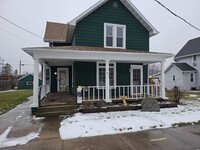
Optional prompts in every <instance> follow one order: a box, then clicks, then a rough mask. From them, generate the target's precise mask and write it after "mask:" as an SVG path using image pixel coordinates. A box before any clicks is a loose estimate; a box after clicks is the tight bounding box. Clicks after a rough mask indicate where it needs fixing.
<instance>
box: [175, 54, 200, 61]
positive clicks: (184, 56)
mask: <svg viewBox="0 0 200 150" xmlns="http://www.w3.org/2000/svg"><path fill="white" fill-rule="evenodd" d="M194 55H200V53H193V54H189V55H183V56H179V57H174V60H176V59H181V58H186V57H191V56H194Z"/></svg>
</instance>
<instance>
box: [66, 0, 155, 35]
mask: <svg viewBox="0 0 200 150" xmlns="http://www.w3.org/2000/svg"><path fill="white" fill-rule="evenodd" d="M107 1H108V0H100V1H99V2H97V3H96V4H94V5H93V6H92V7H90V8H89V9H87V10H86V11H84V12H83V13H82V14H80V15H79V16H77V17H76V18H75V19H73V20H72V21H70V22H69V24H70V25H76V23H77V22H78V21H80V20H81V19H83V18H85V17H86V16H88V15H89V14H90V13H92V12H94V11H95V10H96V9H97V8H99V7H101V6H102V5H103V4H105V3H106V2H107ZM120 1H121V2H122V3H123V4H124V6H125V7H126V8H127V9H128V10H129V11H130V12H131V13H132V14H133V16H135V17H136V18H137V19H138V21H139V22H140V23H141V24H142V25H143V26H144V27H145V28H146V29H147V30H148V31H149V36H150V37H151V36H154V35H156V34H158V33H159V32H158V31H157V30H156V29H155V28H154V27H153V25H152V24H151V23H150V22H149V21H148V20H147V19H146V18H145V17H144V16H143V15H142V13H141V12H140V11H139V10H138V9H137V8H136V7H135V6H134V5H133V3H132V2H131V1H130V0H120Z"/></svg>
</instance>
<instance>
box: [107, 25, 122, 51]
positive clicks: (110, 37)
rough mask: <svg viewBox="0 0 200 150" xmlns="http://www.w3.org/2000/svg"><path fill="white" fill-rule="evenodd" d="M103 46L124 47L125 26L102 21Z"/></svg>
mask: <svg viewBox="0 0 200 150" xmlns="http://www.w3.org/2000/svg"><path fill="white" fill-rule="evenodd" d="M104 47H107V48H123V49H125V48H126V26H125V25H118V24H110V23H104Z"/></svg>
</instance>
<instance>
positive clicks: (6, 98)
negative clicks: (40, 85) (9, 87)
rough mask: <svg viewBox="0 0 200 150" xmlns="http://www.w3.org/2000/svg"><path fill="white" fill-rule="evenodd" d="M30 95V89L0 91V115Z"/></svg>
mask: <svg viewBox="0 0 200 150" xmlns="http://www.w3.org/2000/svg"><path fill="white" fill-rule="evenodd" d="M32 95H33V92H32V90H19V91H12V92H6V93H0V115H1V114H4V113H6V112H8V111H9V110H11V109H13V108H15V107H16V106H17V105H19V104H21V103H23V102H25V101H27V98H28V97H30V96H32Z"/></svg>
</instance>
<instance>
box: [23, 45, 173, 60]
mask: <svg viewBox="0 0 200 150" xmlns="http://www.w3.org/2000/svg"><path fill="white" fill-rule="evenodd" d="M23 50H24V51H25V52H26V53H28V54H29V55H31V56H32V57H33V58H35V59H44V60H45V59H47V60H48V59H63V60H66V59H68V60H77V61H81V60H88V61H102V60H109V61H122V62H124V61H125V62H137V63H143V64H145V63H146V64H149V63H154V62H160V61H164V60H165V59H167V58H170V57H172V56H173V55H172V54H170V53H157V52H146V51H139V50H129V49H114V48H101V47H86V46H62V47H32V48H23Z"/></svg>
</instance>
